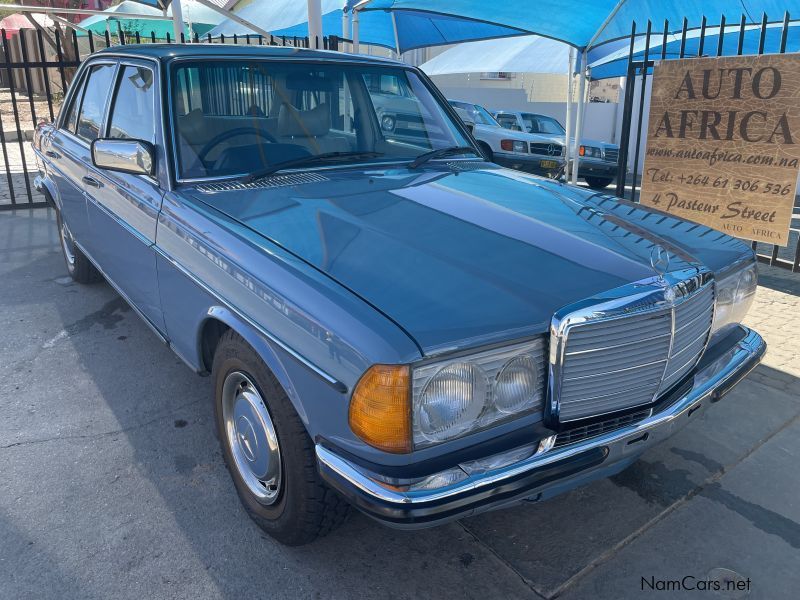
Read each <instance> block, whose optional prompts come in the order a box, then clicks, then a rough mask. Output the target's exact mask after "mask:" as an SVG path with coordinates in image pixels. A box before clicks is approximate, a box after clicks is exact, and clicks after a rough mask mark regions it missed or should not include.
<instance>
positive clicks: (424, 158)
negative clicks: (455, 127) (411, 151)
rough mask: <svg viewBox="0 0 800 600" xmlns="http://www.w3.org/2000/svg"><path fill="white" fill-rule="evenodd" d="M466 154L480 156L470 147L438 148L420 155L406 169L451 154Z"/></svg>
mask: <svg viewBox="0 0 800 600" xmlns="http://www.w3.org/2000/svg"><path fill="white" fill-rule="evenodd" d="M467 152H472V153H473V154H474V155H475V156H480V154H478V151H477V150H475V148H473V147H472V146H448V147H447V148H439V149H438V150H431V151H430V152H425V153H424V154H420V155H419V156H418V157H417V158H415V159H414V160H413V161H411V162H410V163H409V164H408V168H409V169H416V168H417V167H419V166H421V165H424V164H425V163H426V162H428V161H429V160H433V159H434V158H441V157H443V156H450V155H451V154H465V153H467Z"/></svg>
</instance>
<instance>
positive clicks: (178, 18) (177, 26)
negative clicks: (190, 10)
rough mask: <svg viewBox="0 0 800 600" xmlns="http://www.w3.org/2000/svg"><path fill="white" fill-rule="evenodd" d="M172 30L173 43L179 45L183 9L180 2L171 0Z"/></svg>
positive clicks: (181, 32)
mask: <svg viewBox="0 0 800 600" xmlns="http://www.w3.org/2000/svg"><path fill="white" fill-rule="evenodd" d="M172 30H173V32H174V33H175V43H176V44H180V43H181V35H182V34H183V8H182V7H181V3H180V0H172Z"/></svg>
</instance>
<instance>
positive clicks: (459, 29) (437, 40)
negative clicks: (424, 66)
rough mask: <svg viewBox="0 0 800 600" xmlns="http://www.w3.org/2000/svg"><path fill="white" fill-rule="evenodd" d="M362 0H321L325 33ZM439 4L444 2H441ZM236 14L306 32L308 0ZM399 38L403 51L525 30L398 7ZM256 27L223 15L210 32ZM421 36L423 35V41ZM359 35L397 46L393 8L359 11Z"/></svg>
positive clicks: (254, 2) (277, 0)
mask: <svg viewBox="0 0 800 600" xmlns="http://www.w3.org/2000/svg"><path fill="white" fill-rule="evenodd" d="M358 1H359V0H347V3H346V4H345V0H322V34H323V35H325V36H330V35H335V36H339V37H341V36H342V8H343V7H344V6H345V5H346V6H347V7H348V18H352V6H354V5H355V4H358ZM441 4H445V3H444V2H442V3H441ZM232 12H233V13H234V14H236V16H238V17H240V18H242V19H244V20H246V21H249V22H251V23H253V24H254V25H257V26H258V27H260V28H261V29H264V30H266V31H269V32H271V33H273V34H275V35H285V36H298V37H301V36H306V35H308V14H307V4H306V2H305V0H272V1H270V2H265V1H263V0H242V1H241V2H239V3H238V4H236V6H234V7H233V9H232ZM395 18H396V20H397V40H398V42H399V46H400V48H401V50H402V51H403V52H405V51H406V50H412V49H414V48H420V47H425V46H438V45H441V44H453V43H458V42H463V41H470V40H481V39H488V38H496V37H505V36H510V35H523V34H524V33H525V32H524V31H522V30H520V29H519V28H516V27H509V26H505V25H496V24H492V23H476V22H472V21H469V20H464V19H462V18H460V17H458V16H454V15H448V14H445V15H434V16H432V15H430V14H427V13H422V12H417V11H413V12H407V11H404V12H403V13H397V14H396V15H395ZM234 33H236V34H245V33H253V31H252V30H249V29H248V28H247V27H246V26H243V25H241V24H239V23H236V22H234V21H232V20H230V19H226V20H224V21H222V22H221V23H220V24H219V25H218V26H217V27H215V28H214V29H212V30H211V34H212V35H219V34H225V35H233V34H234ZM420 40H422V41H421V42H420ZM359 41H360V42H361V43H363V44H373V45H377V46H384V47H387V48H394V47H395V28H394V23H393V22H392V14H391V13H390V12H387V11H383V10H369V11H361V12H360V16H359Z"/></svg>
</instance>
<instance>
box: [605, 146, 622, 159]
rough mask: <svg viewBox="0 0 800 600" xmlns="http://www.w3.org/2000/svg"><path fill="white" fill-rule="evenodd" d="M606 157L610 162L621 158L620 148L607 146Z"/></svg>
mask: <svg viewBox="0 0 800 600" xmlns="http://www.w3.org/2000/svg"><path fill="white" fill-rule="evenodd" d="M605 159H606V160H607V161H610V162H617V161H618V160H619V150H618V149H617V148H606V154H605Z"/></svg>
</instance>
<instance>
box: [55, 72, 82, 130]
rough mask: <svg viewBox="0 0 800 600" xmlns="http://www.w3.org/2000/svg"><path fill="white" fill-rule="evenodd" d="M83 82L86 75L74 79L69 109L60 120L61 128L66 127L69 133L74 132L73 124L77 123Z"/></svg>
mask: <svg viewBox="0 0 800 600" xmlns="http://www.w3.org/2000/svg"><path fill="white" fill-rule="evenodd" d="M85 83H86V77H82V78H81V79H80V80H78V81H75V83H74V85H75V88H76V89H75V93H74V94H73V95H72V98H71V102H70V105H69V111H68V112H67V114H66V116H65V117H64V120H63V121H62V122H61V127H62V129H66V130H67V131H69V132H70V133H75V126H76V125H77V124H78V111H79V110H80V107H81V98H82V96H83V88H84V87H85V86H84V84H85Z"/></svg>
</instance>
